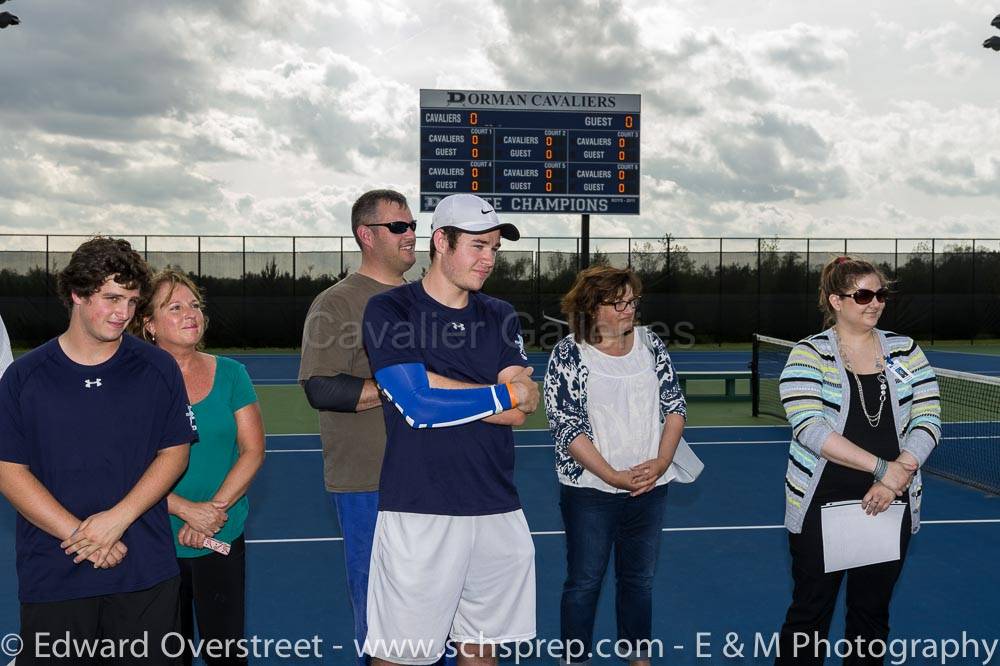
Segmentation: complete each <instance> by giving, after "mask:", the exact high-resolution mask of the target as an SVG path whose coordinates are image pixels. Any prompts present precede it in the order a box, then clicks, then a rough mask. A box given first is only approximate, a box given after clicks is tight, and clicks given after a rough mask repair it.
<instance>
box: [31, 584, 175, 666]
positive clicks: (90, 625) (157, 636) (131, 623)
mask: <svg viewBox="0 0 1000 666" xmlns="http://www.w3.org/2000/svg"><path fill="white" fill-rule="evenodd" d="M80 566H86V565H83V564H81V565H80ZM179 586H180V578H179V577H177V576H175V577H173V578H171V579H169V580H165V581H163V582H162V583H160V584H158V585H154V586H153V587H151V588H149V589H148V590H140V591H138V592H126V593H122V594H108V595H103V596H99V597H87V598H84V599H70V600H69V601H54V602H49V603H39V604H21V637H22V638H23V639H24V648H23V649H22V651H21V654H20V655H18V657H17V664H18V666H26V665H33V664H50V663H63V664H73V665H74V666H87V665H90V664H95V665H96V664H136V665H139V664H142V665H144V666H145V665H149V666H175V665H176V664H179V663H180V661H179V660H178V659H177V658H171V657H167V656H165V655H164V654H163V652H161V649H160V645H161V641H162V640H163V637H164V636H166V635H167V634H168V633H171V632H176V631H177V628H178V617H177V591H178V587H179ZM144 632H145V633H144ZM67 637H68V639H69V640H68V641H67V640H66V639H67ZM121 641H126V642H125V643H124V645H123V644H122V643H121ZM112 643H113V644H114V645H113V646H112ZM87 645H89V646H91V649H95V648H96V650H97V652H96V654H94V653H87V652H85V651H84V652H81V651H80V650H85V646H87ZM74 646H75V647H74ZM101 648H105V649H106V650H112V651H111V652H101V651H100V650H101ZM66 650H70V651H71V652H70V653H69V654H67V652H66Z"/></svg>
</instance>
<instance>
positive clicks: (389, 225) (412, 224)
mask: <svg viewBox="0 0 1000 666" xmlns="http://www.w3.org/2000/svg"><path fill="white" fill-rule="evenodd" d="M365 226H366V227H385V228H386V229H388V230H389V231H390V232H392V233H394V234H405V233H406V230H407V229H409V230H410V231H413V232H416V231H417V221H416V220H410V221H409V222H406V221H405V220H396V221H395V222H380V223H378V224H366V225H365Z"/></svg>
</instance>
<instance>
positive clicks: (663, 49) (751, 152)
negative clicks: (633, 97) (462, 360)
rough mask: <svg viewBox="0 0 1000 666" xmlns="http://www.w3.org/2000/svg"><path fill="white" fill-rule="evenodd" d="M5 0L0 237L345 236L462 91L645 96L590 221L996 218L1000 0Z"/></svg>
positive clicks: (411, 162) (837, 231)
mask: <svg viewBox="0 0 1000 666" xmlns="http://www.w3.org/2000/svg"><path fill="white" fill-rule="evenodd" d="M3 9H5V10H8V11H11V12H13V13H15V14H18V15H19V16H20V17H21V19H22V25H20V26H17V27H13V28H9V29H6V30H4V31H3V32H0V146H2V149H0V232H3V233H29V232H31V233H37V232H53V233H56V232H58V233H96V232H103V233H150V234H157V233H162V234H197V233H212V234H226V233H233V234H265V235H282V234H284V235H290V234H298V235H307V234H324V235H325V234H333V235H337V234H349V233H350V221H349V210H350V204H351V202H352V201H353V199H354V198H355V197H356V196H357V195H358V194H359V193H361V192H362V191H364V190H365V189H368V188H371V187H384V186H388V187H394V188H396V189H399V190H401V191H402V192H404V193H405V194H406V195H407V196H408V197H410V199H411V201H412V202H413V205H414V207H416V202H417V195H418V188H419V182H418V157H419V155H418V151H419V128H418V96H419V90H420V89H421V88H460V89H483V90H545V91H549V90H552V91H575V92H618V93H640V94H641V95H642V104H643V119H642V121H643V127H642V129H643V133H642V158H643V162H642V174H643V176H642V182H641V192H642V215H640V216H604V217H594V218H593V220H592V233H593V234H594V235H607V236H611V235H632V236H660V235H662V234H663V233H666V232H669V233H672V234H673V235H675V236H719V235H724V236H756V235H764V236H774V235H796V236H802V235H812V236H840V235H849V236H855V237H871V236H882V237H886V236H906V237H915V236H917V237H931V236H936V237H939V238H940V237H950V236H963V237H973V236H979V237H989V236H992V237H1000V228H998V227H997V221H998V217H1000V216H998V215H997V211H998V210H1000V206H998V204H1000V105H998V104H997V101H998V97H1000V54H998V53H994V52H992V51H988V50H986V49H983V48H982V47H981V46H980V45H981V43H982V41H983V39H984V38H985V37H987V36H989V35H990V34H992V33H993V32H994V31H993V29H992V28H990V26H989V22H990V19H991V18H992V17H993V16H994V15H995V14H996V13H997V11H1000V5H998V4H996V3H995V2H994V3H988V2H986V1H985V0H923V1H919V0H918V1H914V0H907V1H906V2H903V1H901V0H892V1H879V0H873V1H865V2H862V1H860V0H848V1H847V2H829V1H828V0H823V1H814V0H794V1H793V0H785V1H782V2H777V1H769V0H757V2H754V3H747V2H744V1H742V0H739V1H737V0H729V1H723V0H696V1H690V2H689V1H687V0H656V1H652V2H645V1H641V0H607V1H586V2H585V1H574V0H552V1H532V0H477V1H476V2H471V1H466V0H461V1H460V0H433V1H424V0H285V1H284V2H270V1H264V0H219V1H215V2H204V1H194V0H172V1H171V2H169V3H167V2H160V1H158V0H151V1H149V2H130V1H127V0H118V1H116V0H105V1H90V2H82V1H80V0H46V1H45V2H30V1H29V0H14V1H12V2H7V3H6V4H4V5H3ZM419 218H420V221H421V228H420V229H419V230H418V233H421V234H423V235H426V234H427V233H428V232H429V215H420V216H419ZM514 221H515V222H517V223H518V224H519V226H521V227H522V232H523V233H525V234H528V235H573V234H576V233H577V232H578V228H579V218H578V217H574V216H540V215H534V216H532V215H519V216H517V217H516V218H515V220H514Z"/></svg>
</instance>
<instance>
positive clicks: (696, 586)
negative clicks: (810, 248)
mask: <svg viewBox="0 0 1000 666" xmlns="http://www.w3.org/2000/svg"><path fill="white" fill-rule="evenodd" d="M954 356H956V355H954V354H942V357H944V358H945V359H947V358H952V357H954ZM977 356H978V355H977ZM674 358H675V360H676V362H677V365H678V368H679V369H680V370H681V371H726V370H732V371H744V370H746V369H747V364H748V362H749V360H750V354H749V352H675V353H674ZM959 358H962V357H961V356H960V357H959ZM240 360H243V361H245V362H247V361H249V362H248V363H247V365H248V367H249V368H250V371H251V376H252V377H253V378H254V379H255V382H257V383H258V384H260V385H264V384H282V383H283V384H288V383H292V382H293V381H294V377H295V372H296V370H297V361H298V359H297V358H296V357H284V358H278V357H267V356H254V357H251V356H245V357H243V358H241V359H240ZM532 360H533V364H534V365H540V364H543V363H544V359H543V358H534V359H532ZM997 360H998V359H992V361H993V362H996V361H997ZM940 361H941V359H939V358H934V360H933V362H934V363H935V364H937V363H939V362H940ZM997 365H998V368H1000V363H998V364H997ZM980 370H982V368H980ZM536 376H537V377H540V376H541V372H540V371H538V372H536ZM278 380H281V381H278ZM281 388H282V389H283V390H285V391H287V392H293V391H296V389H295V388H294V387H291V386H285V387H281ZM261 399H262V402H265V403H266V401H267V400H270V399H272V397H271V394H270V393H268V392H267V391H262V392H261ZM264 406H265V412H267V411H268V410H267V409H266V408H267V405H266V404H265V405H264ZM698 409H699V407H698V406H697V405H696V404H693V405H692V410H698ZM724 409H727V410H734V411H739V412H741V413H742V414H747V415H748V414H749V403H748V402H746V401H742V402H734V403H727V404H726V405H725V406H724ZM302 413H303V414H306V413H308V412H305V411H303V412H302ZM745 421H746V422H747V423H760V424H767V425H740V426H733V427H715V426H693V427H689V428H688V429H687V431H686V436H687V438H688V441H690V442H691V443H692V444H693V446H694V449H695V451H696V453H697V454H698V455H699V456H700V457H701V458H702V459H703V460H704V462H705V465H706V468H705V472H704V474H703V475H702V476H701V477H700V478H699V479H698V481H697V482H696V483H695V484H692V485H689V486H684V485H677V484H671V488H670V491H669V499H668V508H667V517H666V521H665V525H664V530H663V544H662V550H661V554H660V562H659V573H658V577H657V581H656V591H655V593H654V621H653V637H654V639H655V640H656V641H657V643H654V649H655V650H661V651H662V654H663V657H662V658H660V659H655V660H654V661H655V662H657V663H670V664H725V663H734V664H740V663H742V664H747V663H761V664H763V663H769V662H770V661H771V659H770V658H767V657H766V656H764V655H765V654H766V648H767V644H768V643H769V642H770V639H771V636H772V634H773V633H774V632H776V631H777V630H778V628H779V627H780V624H781V621H782V619H783V615H784V611H785V609H786V607H787V604H788V601H789V597H790V591H791V583H790V577H789V574H788V571H789V557H788V549H787V536H786V533H785V530H784V528H783V527H782V520H783V508H784V495H783V485H782V484H783V479H784V471H785V465H786V461H787V440H788V436H789V435H788V428H787V427H786V426H783V425H774V424H776V423H778V421H776V420H775V419H757V420H754V419H751V418H750V417H749V416H747V417H746V419H745ZM269 424H270V421H269ZM279 430H280V431H281V432H275V431H274V430H273V429H272V428H271V427H270V425H269V432H274V434H271V435H269V436H268V439H267V448H268V456H267V460H266V462H265V465H264V468H263V469H262V471H261V473H260V475H259V476H258V479H257V481H256V482H255V484H254V486H253V487H252V489H251V492H250V500H251V513H250V518H249V521H248V524H247V540H248V541H247V543H248V548H247V558H248V567H247V568H248V571H247V597H248V599H247V602H248V603H247V608H248V611H247V613H248V614H247V631H248V634H249V635H250V636H256V637H257V638H258V639H259V640H260V641H261V644H262V645H263V642H264V641H266V640H267V639H272V640H278V639H286V640H289V641H295V640H298V639H304V640H307V641H309V640H312V639H313V637H314V636H318V637H319V642H318V643H317V644H316V645H317V646H318V653H319V654H320V655H321V656H320V657H316V656H311V657H308V658H302V659H298V658H289V659H281V658H278V657H276V656H274V655H273V651H272V653H271V656H270V657H269V658H265V659H258V660H256V661H255V662H254V663H275V664H279V663H281V664H298V663H302V664H349V663H352V662H353V658H354V646H353V644H352V632H351V617H350V610H349V607H348V602H347V598H346V585H345V582H344V561H343V551H342V543H341V541H340V538H339V537H340V535H339V529H338V526H337V521H336V516H335V514H334V511H333V509H332V508H331V506H330V503H329V500H328V498H327V495H326V493H325V491H324V489H323V479H322V464H321V457H320V456H321V454H320V450H319V449H320V443H319V438H318V436H317V435H316V434H315V432H316V424H315V418H314V417H313V418H312V419H310V418H307V417H302V418H299V419H298V420H297V421H296V422H288V421H285V422H283V425H282V427H281V428H280V429H279ZM956 434H957V435H961V432H956ZM515 442H516V445H517V447H518V448H517V466H516V480H517V484H518V488H519V491H520V495H521V499H522V502H523V504H524V510H525V514H526V516H527V519H528V523H529V525H530V527H531V530H532V532H533V534H534V540H535V548H536V563H537V590H538V611H537V612H538V638H539V639H542V640H550V641H551V640H555V639H557V638H558V636H559V610H558V609H559V598H560V591H561V586H562V582H563V576H564V572H565V542H564V537H563V534H562V521H561V519H560V516H559V509H558V485H557V482H556V478H555V471H554V463H553V451H552V441H551V438H550V437H549V434H548V432H547V431H545V430H543V429H538V428H534V429H532V428H527V429H521V430H518V431H517V432H516V433H515ZM923 520H924V525H923V528H922V529H921V532H920V534H919V535H918V536H917V537H916V538H915V539H914V540H913V542H912V544H911V547H910V551H909V554H908V558H907V563H906V566H905V567H904V569H903V574H902V578H901V580H900V583H899V585H898V587H897V591H896V596H895V598H894V602H893V607H892V626H893V633H892V636H891V637H890V638H891V639H899V640H902V639H906V640H908V641H919V643H918V644H910V645H916V647H914V648H911V647H908V648H907V649H908V653H907V658H906V661H898V660H897V661H896V662H894V663H914V664H916V663H942V662H941V658H940V655H941V653H942V652H945V651H949V650H951V649H952V644H951V643H948V642H946V641H957V642H958V644H961V643H962V641H963V638H964V639H967V641H966V643H965V644H964V647H962V646H961V645H960V647H959V649H964V650H965V655H966V658H965V659H958V658H951V659H948V660H947V661H946V662H945V663H952V664H958V663H1000V655H998V654H997V653H1000V650H997V653H994V655H993V657H992V660H991V661H988V662H987V661H986V659H987V655H986V652H985V648H984V647H983V645H982V643H981V641H986V642H987V645H989V644H992V641H994V640H996V639H1000V628H998V623H997V618H998V617H1000V596H998V595H997V590H998V589H1000V585H998V583H1000V573H998V567H997V564H996V563H997V554H998V553H1000V499H998V498H997V497H996V496H994V495H991V494H988V493H986V492H983V491H980V490H975V489H972V488H970V487H968V486H965V485H961V484H958V483H955V482H953V481H949V480H945V479H941V478H937V477H933V476H929V477H928V478H927V479H926V481H925V491H924V502H923ZM13 535H14V513H13V511H12V510H11V509H10V507H9V505H7V504H6V503H3V505H2V507H0V600H2V601H0V635H2V634H6V633H10V632H16V630H17V627H18V605H17V601H16V579H15V574H14V548H13V538H14V537H13ZM612 578H613V571H609V575H608V580H606V581H605V590H604V593H603V594H602V597H601V604H600V608H599V614H598V621H597V628H596V639H598V640H604V639H611V640H613V639H614V637H615V622H614V594H613V589H612V587H611V583H612V580H611V579H612ZM841 603H842V601H841ZM842 617H843V612H842V611H840V612H838V619H837V620H835V622H834V626H833V628H832V630H831V634H830V635H831V638H832V639H833V640H836V639H837V638H838V637H839V636H841V635H842V633H843V620H842ZM699 641H700V643H701V647H700V648H699ZM971 641H980V643H977V644H976V649H977V650H978V658H974V657H975V656H976V655H975V654H974V653H973V652H972V649H973V648H972V643H971ZM727 644H728V645H729V646H730V647H729V649H728V650H727ZM741 645H742V657H739V656H737V651H738V648H740V646H741ZM272 646H273V644H272ZM934 646H936V647H934ZM546 649H547V647H546V646H545V645H542V646H541V652H540V653H538V652H536V653H535V654H534V655H533V656H531V657H528V658H525V659H521V661H522V662H529V663H553V662H554V660H553V659H551V658H550V657H549V656H548V655H547V654H546V652H545V650H546ZM602 649H604V650H606V651H607V653H612V652H613V645H611V644H605V645H604V646H603V648H602ZM930 649H934V650H936V653H937V654H938V657H937V658H930V657H925V655H928V654H929V653H928V652H926V650H930ZM316 653H317V652H316V651H314V652H312V653H311V654H313V655H315V654H316ZM755 654H756V657H755ZM699 655H700V656H699ZM708 655H711V656H708ZM503 661H504V663H513V662H514V661H515V659H514V658H513V657H510V658H506V659H504V660H503ZM596 661H597V662H598V663H617V660H615V659H613V658H612V657H608V658H607V659H596ZM830 663H833V661H832V660H831V662H830ZM837 663H839V660H838V662H837ZM886 663H890V659H887V660H886Z"/></svg>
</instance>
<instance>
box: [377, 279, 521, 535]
mask: <svg viewBox="0 0 1000 666" xmlns="http://www.w3.org/2000/svg"><path fill="white" fill-rule="evenodd" d="M364 341H365V350H366V351H367V352H368V359H369V361H370V363H371V368H372V372H373V373H374V372H378V371H379V370H381V369H382V368H386V367H388V366H391V365H398V364H400V363H423V364H424V365H425V366H426V367H427V370H428V372H433V373H436V374H439V375H442V376H445V377H448V378H450V379H456V380H459V381H465V382H470V383H475V384H496V382H497V375H498V374H500V371H501V370H503V369H504V368H507V367H509V366H511V365H518V366H522V367H523V366H526V365H528V359H527V356H526V355H525V354H524V343H523V340H522V338H521V324H520V322H519V321H518V318H517V313H515V312H514V308H513V307H511V305H510V303H507V302H506V301H501V300H498V299H496V298H491V297H489V296H486V295H484V294H480V293H478V292H471V293H469V304H468V306H466V307H464V308H461V309H455V308H449V307H447V306H444V305H442V304H441V303H438V302H437V301H435V300H434V299H433V298H431V297H430V296H428V295H427V292H426V291H424V288H423V285H422V284H421V283H420V282H412V283H409V284H405V285H402V286H400V287H396V288H394V289H390V290H389V291H386V292H383V293H381V294H378V295H376V296H373V297H372V298H371V300H369V301H368V306H367V307H366V308H365V315H364ZM382 401H383V405H382V406H383V410H382V411H383V413H384V416H385V429H386V445H385V457H384V458H383V460H382V476H381V482H380V484H379V510H380V511H401V512H408V513H430V514H437V515H445V516H483V515H490V514H495V513H506V512H508V511H516V510H517V509H520V508H521V501H520V499H519V498H518V496H517V489H516V488H515V487H514V435H513V431H512V429H511V428H510V426H501V425H495V424H491V423H483V422H482V421H473V422H472V423H467V424H465V425H460V426H453V427H449V428H422V429H414V428H411V427H410V426H409V425H407V423H406V421H405V420H404V419H403V416H402V414H400V413H399V410H398V409H396V407H395V406H394V405H392V404H391V403H388V402H387V401H386V398H385V396H383V397H382Z"/></svg>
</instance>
